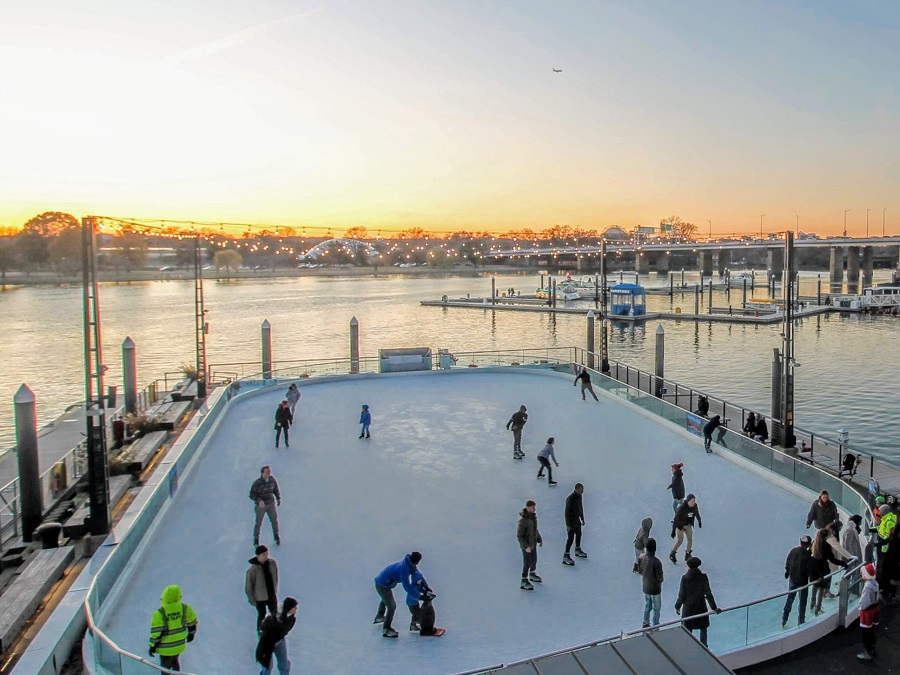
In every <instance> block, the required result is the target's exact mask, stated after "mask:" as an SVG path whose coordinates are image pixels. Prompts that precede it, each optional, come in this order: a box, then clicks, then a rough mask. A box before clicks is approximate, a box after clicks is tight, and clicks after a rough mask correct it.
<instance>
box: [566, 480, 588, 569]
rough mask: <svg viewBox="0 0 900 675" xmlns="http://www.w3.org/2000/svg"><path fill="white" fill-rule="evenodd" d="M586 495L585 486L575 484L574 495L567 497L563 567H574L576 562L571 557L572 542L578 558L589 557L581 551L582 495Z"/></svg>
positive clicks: (582, 524) (582, 525)
mask: <svg viewBox="0 0 900 675" xmlns="http://www.w3.org/2000/svg"><path fill="white" fill-rule="evenodd" d="M583 494H584V485H582V484H581V483H575V489H574V490H572V494H570V495H569V496H568V497H566V510H565V518H566V552H565V553H564V554H563V565H570V566H571V565H574V564H575V561H574V560H572V556H571V555H569V551H571V550H572V541H573V540H574V542H575V556H576V557H577V558H587V557H588V555H587V553H585V552H584V551H582V550H581V528H582V527H584V505H583V503H582V499H581V497H582V495H583Z"/></svg>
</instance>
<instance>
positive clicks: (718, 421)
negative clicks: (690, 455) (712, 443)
mask: <svg viewBox="0 0 900 675" xmlns="http://www.w3.org/2000/svg"><path fill="white" fill-rule="evenodd" d="M721 425H722V418H721V417H719V416H718V415H713V417H712V419H711V420H710V421H709V422H707V423H706V424H704V425H703V435H704V436H712V432H714V431H715V430H716V429H718V428H719V427H720V426H721Z"/></svg>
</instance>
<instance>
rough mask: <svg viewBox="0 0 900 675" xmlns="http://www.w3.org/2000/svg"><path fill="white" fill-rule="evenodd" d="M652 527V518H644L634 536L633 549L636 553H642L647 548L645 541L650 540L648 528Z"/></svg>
mask: <svg viewBox="0 0 900 675" xmlns="http://www.w3.org/2000/svg"><path fill="white" fill-rule="evenodd" d="M651 527H653V519H652V518H644V519H643V520H642V521H641V529H639V530H638V531H637V534H636V535H634V547H635V548H636V549H637V550H638V551H643V550H644V549H645V548H647V540H648V539H649V538H650V528H651Z"/></svg>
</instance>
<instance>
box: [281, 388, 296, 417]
mask: <svg viewBox="0 0 900 675" xmlns="http://www.w3.org/2000/svg"><path fill="white" fill-rule="evenodd" d="M284 397H285V398H286V399H287V402H288V403H289V404H290V406H291V415H293V414H294V410H295V409H296V408H297V404H298V403H299V402H300V390H299V389H298V388H297V385H296V384H292V385H291V386H290V387H288V390H287V393H286V394H285V395H284Z"/></svg>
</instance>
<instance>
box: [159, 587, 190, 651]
mask: <svg viewBox="0 0 900 675" xmlns="http://www.w3.org/2000/svg"><path fill="white" fill-rule="evenodd" d="M161 600H162V607H160V608H159V609H157V610H156V611H155V612H153V616H151V617H150V649H153V650H155V651H156V653H157V654H159V655H160V656H176V655H177V654H180V653H181V652H183V651H184V648H185V646H186V645H187V643H188V642H190V641H191V640H193V639H194V635H196V634H197V626H198V624H199V621H198V620H197V615H196V614H195V613H194V610H193V608H192V607H191V606H190V605H187V604H184V603H182V602H181V588H179V587H178V586H166V588H165V589H164V590H163V592H162V598H161Z"/></svg>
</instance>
